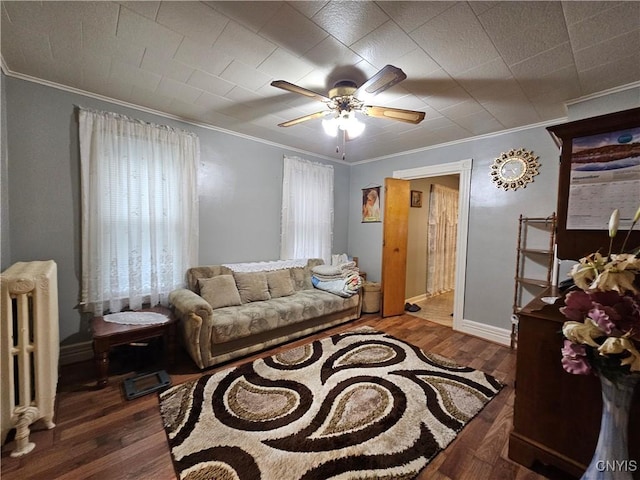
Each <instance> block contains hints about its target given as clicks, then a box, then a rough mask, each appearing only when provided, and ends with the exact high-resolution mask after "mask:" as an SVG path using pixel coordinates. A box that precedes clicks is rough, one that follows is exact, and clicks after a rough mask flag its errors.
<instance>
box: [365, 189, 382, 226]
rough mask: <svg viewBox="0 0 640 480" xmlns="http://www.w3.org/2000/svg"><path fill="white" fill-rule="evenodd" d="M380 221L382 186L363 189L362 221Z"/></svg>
mask: <svg viewBox="0 0 640 480" xmlns="http://www.w3.org/2000/svg"><path fill="white" fill-rule="evenodd" d="M379 221H380V187H379V186H378V187H367V188H363V189H362V223H374V222H379Z"/></svg>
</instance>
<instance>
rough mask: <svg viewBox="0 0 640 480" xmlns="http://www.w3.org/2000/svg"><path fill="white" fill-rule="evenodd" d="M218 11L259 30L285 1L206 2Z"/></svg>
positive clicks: (249, 27) (252, 28)
mask: <svg viewBox="0 0 640 480" xmlns="http://www.w3.org/2000/svg"><path fill="white" fill-rule="evenodd" d="M204 3H206V4H207V5H209V6H210V7H212V8H214V9H215V10H217V11H218V12H220V13H222V14H224V15H226V16H227V17H229V18H232V19H234V20H235V21H236V22H238V23H240V24H241V25H244V26H245V27H247V28H248V29H250V30H252V31H254V32H257V31H258V30H260V29H261V28H262V27H264V25H265V24H266V23H267V22H268V21H269V20H270V19H271V17H273V16H274V15H275V14H276V12H277V11H278V9H279V8H280V6H281V5H282V3H283V2H244V1H243V2H233V1H232V2H229V1H222V2H204Z"/></svg>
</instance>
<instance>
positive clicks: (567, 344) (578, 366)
mask: <svg viewBox="0 0 640 480" xmlns="http://www.w3.org/2000/svg"><path fill="white" fill-rule="evenodd" d="M561 363H562V368H564V369H565V370H566V371H567V372H569V373H573V374H574V375H588V374H590V373H591V366H590V365H589V362H588V361H587V349H586V347H585V346H584V345H578V344H577V343H573V342H571V341H569V340H565V341H564V347H563V348H562V360H561Z"/></svg>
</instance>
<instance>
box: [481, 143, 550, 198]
mask: <svg viewBox="0 0 640 480" xmlns="http://www.w3.org/2000/svg"><path fill="white" fill-rule="evenodd" d="M539 168H540V164H539V163H538V157H536V156H535V155H534V154H533V152H532V151H529V150H525V149H524V148H519V149H513V150H509V151H508V152H506V153H502V154H501V155H500V156H499V157H498V158H496V159H495V160H494V161H493V164H492V165H491V171H490V172H489V175H491V180H492V181H493V182H494V183H495V185H496V187H498V188H504V189H505V190H517V189H518V188H520V187H522V188H525V187H526V186H527V184H529V183H531V182H533V177H534V176H536V175H538V173H539V172H538V169H539Z"/></svg>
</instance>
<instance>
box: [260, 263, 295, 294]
mask: <svg viewBox="0 0 640 480" xmlns="http://www.w3.org/2000/svg"><path fill="white" fill-rule="evenodd" d="M267 285H268V286H269V294H270V295H271V298H278V297H287V296H289V295H293V294H294V293H296V292H295V290H294V289H293V281H292V280H291V274H290V273H289V270H275V271H273V272H267Z"/></svg>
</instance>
